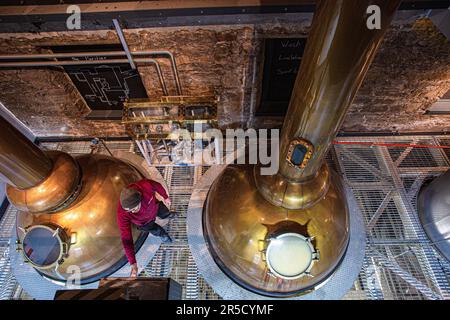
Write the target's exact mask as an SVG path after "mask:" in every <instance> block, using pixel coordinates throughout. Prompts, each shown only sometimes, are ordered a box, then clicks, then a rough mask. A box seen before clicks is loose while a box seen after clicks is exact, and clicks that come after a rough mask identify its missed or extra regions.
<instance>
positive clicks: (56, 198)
mask: <svg viewBox="0 0 450 320" xmlns="http://www.w3.org/2000/svg"><path fill="white" fill-rule="evenodd" d="M0 127H1V128H2V131H1V134H0V175H1V176H0V177H1V178H2V180H4V181H5V182H6V183H7V184H8V185H7V188H6V192H7V197H8V199H9V201H10V202H11V204H12V205H14V206H15V207H16V208H17V209H19V210H20V212H19V213H18V216H17V220H16V232H17V242H18V248H19V249H21V250H22V252H23V255H24V258H25V260H26V262H28V263H30V264H31V265H32V266H33V267H34V268H35V269H36V270H37V271H38V272H39V273H41V274H42V275H44V276H45V277H47V278H50V279H52V280H55V281H59V282H64V281H66V279H68V278H69V277H70V276H72V278H73V274H74V273H75V272H76V273H78V272H79V274H80V277H81V278H80V279H79V280H80V283H81V284H85V283H89V282H93V281H96V280H98V279H100V278H102V277H104V276H107V275H109V274H111V273H113V272H114V271H116V270H117V269H119V268H120V267H121V266H123V265H124V264H125V263H126V257H125V256H124V252H123V249H122V243H121V238H120V233H119V229H118V226H117V221H116V212H117V211H116V210H117V205H118V199H119V194H120V191H121V190H122V188H123V187H125V186H126V185H128V184H129V183H131V182H134V181H136V180H139V179H141V178H142V176H143V175H142V173H141V172H139V171H138V169H136V168H134V167H133V166H131V165H130V164H128V163H126V162H124V161H122V160H119V159H116V158H113V157H110V156H104V155H100V154H91V155H83V156H78V157H72V156H70V155H68V154H67V153H64V152H60V151H42V150H41V149H39V148H38V147H37V146H36V145H34V144H33V143H32V142H30V141H29V140H27V139H26V138H25V137H24V136H23V135H22V134H21V133H20V132H19V131H17V130H16V129H15V128H14V127H13V126H12V125H11V124H9V123H8V122H7V121H6V120H5V119H3V118H1V117H0ZM133 236H134V240H135V246H136V247H137V249H138V248H139V246H140V245H141V244H142V243H143V240H145V237H146V235H145V234H141V233H140V232H139V231H137V230H136V229H133Z"/></svg>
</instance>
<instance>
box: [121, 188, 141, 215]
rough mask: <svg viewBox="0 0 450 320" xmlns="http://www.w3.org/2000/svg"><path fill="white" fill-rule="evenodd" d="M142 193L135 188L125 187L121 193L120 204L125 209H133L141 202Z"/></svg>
mask: <svg viewBox="0 0 450 320" xmlns="http://www.w3.org/2000/svg"><path fill="white" fill-rule="evenodd" d="M141 197H142V195H141V193H140V192H139V190H136V189H133V188H125V189H123V190H122V192H121V193H120V205H121V206H122V208H123V209H124V210H131V209H133V208H135V207H136V206H137V205H138V204H139V203H140V202H141Z"/></svg>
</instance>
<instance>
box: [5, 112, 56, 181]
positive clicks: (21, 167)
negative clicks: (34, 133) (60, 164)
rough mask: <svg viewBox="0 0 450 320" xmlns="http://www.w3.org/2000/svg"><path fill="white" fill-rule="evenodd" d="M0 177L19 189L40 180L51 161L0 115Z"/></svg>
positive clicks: (49, 170)
mask: <svg viewBox="0 0 450 320" xmlns="http://www.w3.org/2000/svg"><path fill="white" fill-rule="evenodd" d="M0 127H1V128H2V129H1V133H0V179H1V180H4V181H5V182H6V183H8V184H11V185H13V186H15V187H17V188H19V189H28V188H31V187H34V186H36V185H38V184H39V183H40V182H42V181H43V180H44V179H45V178H46V177H47V176H48V175H49V174H50V172H51V170H52V161H51V160H50V158H49V157H47V156H46V155H45V154H44V152H42V150H41V149H39V148H38V147H37V146H36V145H35V144H33V142H31V141H30V140H28V139H27V138H26V137H25V136H24V135H23V134H21V133H20V132H19V131H18V130H17V129H16V128H14V126H12V125H11V124H10V123H9V122H8V121H6V120H5V119H4V118H3V117H1V116H0Z"/></svg>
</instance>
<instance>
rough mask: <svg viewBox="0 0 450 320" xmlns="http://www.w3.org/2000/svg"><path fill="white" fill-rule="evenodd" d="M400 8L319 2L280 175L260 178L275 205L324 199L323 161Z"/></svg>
mask: <svg viewBox="0 0 450 320" xmlns="http://www.w3.org/2000/svg"><path fill="white" fill-rule="evenodd" d="M399 4H400V1H399V0H357V1H349V0H332V1H330V0H322V1H319V3H318V6H317V9H316V12H315V14H314V18H313V22H312V27H311V32H310V35H309V37H308V43H307V45H306V49H305V53H304V56H303V59H302V63H301V67H300V70H299V72H298V74H297V79H296V82H295V85H294V88H293V92H292V96H291V100H290V104H289V108H288V111H287V114H286V118H285V122H284V125H283V129H282V133H281V143H280V167H279V171H278V174H277V175H275V176H261V175H259V174H257V176H256V182H257V186H258V189H259V191H260V192H261V193H262V195H263V196H264V198H266V200H268V201H269V202H271V203H272V204H275V205H280V206H283V207H285V208H288V209H299V208H307V207H310V206H312V205H313V204H314V203H315V202H316V201H317V200H318V199H320V198H321V197H322V196H323V195H324V194H325V193H326V190H327V187H328V184H329V179H328V177H329V174H328V173H327V172H328V168H327V167H326V165H324V158H325V156H326V154H327V152H328V149H329V148H330V145H331V143H332V141H333V139H334V138H335V137H336V135H337V132H338V130H339V128H340V127H341V124H342V122H343V120H344V117H345V114H346V112H347V110H348V108H349V107H350V105H351V103H352V101H353V99H354V97H355V94H356V92H357V91H358V89H359V87H360V86H361V83H362V81H363V79H364V77H365V75H366V73H367V70H368V69H369V66H370V64H371V62H372V60H373V58H374V56H375V53H376V51H377V49H378V47H379V45H380V43H381V41H382V39H383V36H384V34H385V32H386V30H387V29H388V27H389V25H390V22H391V20H392V18H393V17H394V14H395V12H396V9H397V7H398V6H399ZM372 5H376V6H378V8H379V9H380V11H379V13H380V20H381V24H380V28H379V29H376V28H375V29H370V28H369V26H368V19H369V17H370V16H371V15H372V13H368V12H371V11H370V10H369V6H372ZM375 14H376V13H375ZM258 171H259V170H258Z"/></svg>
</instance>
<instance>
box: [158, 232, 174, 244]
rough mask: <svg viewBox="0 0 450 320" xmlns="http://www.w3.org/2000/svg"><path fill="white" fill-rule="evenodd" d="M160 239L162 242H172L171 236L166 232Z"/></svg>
mask: <svg viewBox="0 0 450 320" xmlns="http://www.w3.org/2000/svg"><path fill="white" fill-rule="evenodd" d="M161 241H162V242H163V243H172V242H173V241H172V238H171V237H170V236H169V235H168V234H165V235H163V236H161Z"/></svg>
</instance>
